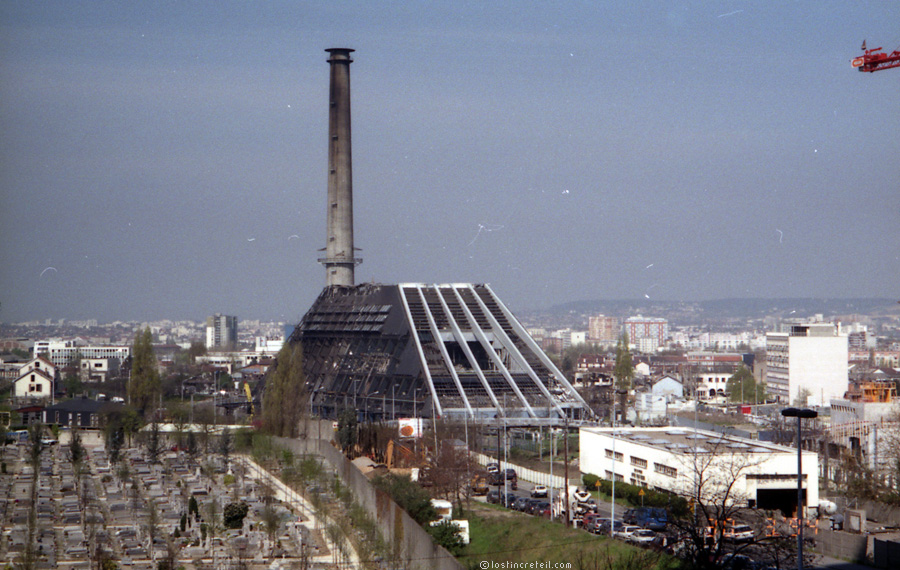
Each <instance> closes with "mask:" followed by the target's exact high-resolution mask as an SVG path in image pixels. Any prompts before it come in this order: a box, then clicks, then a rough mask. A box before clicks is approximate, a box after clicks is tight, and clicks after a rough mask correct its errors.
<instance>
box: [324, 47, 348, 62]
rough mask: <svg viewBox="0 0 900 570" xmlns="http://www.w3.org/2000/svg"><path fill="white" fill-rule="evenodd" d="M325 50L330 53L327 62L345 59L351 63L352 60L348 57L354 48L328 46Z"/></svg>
mask: <svg viewBox="0 0 900 570" xmlns="http://www.w3.org/2000/svg"><path fill="white" fill-rule="evenodd" d="M325 51H327V52H328V53H330V54H331V57H330V58H329V59H328V63H331V62H337V61H346V62H348V63H353V60H352V59H350V54H351V53H353V52H354V51H356V50H353V49H350V48H328V49H326V50H325Z"/></svg>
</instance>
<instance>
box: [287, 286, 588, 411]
mask: <svg viewBox="0 0 900 570" xmlns="http://www.w3.org/2000/svg"><path fill="white" fill-rule="evenodd" d="M290 342H291V343H295V342H299V343H301V345H302V347H303V353H304V371H305V373H306V378H307V387H308V390H309V392H310V395H311V398H312V401H311V406H312V408H313V410H314V411H316V412H317V413H318V414H319V415H322V416H324V417H335V416H337V415H338V414H339V413H340V412H341V411H342V410H344V409H356V410H358V411H359V414H360V417H361V418H366V419H370V420H377V419H393V418H397V417H451V418H458V419H463V418H468V419H469V420H474V421H483V422H487V421H495V420H496V419H500V418H502V419H503V420H504V421H505V422H506V423H510V422H512V423H517V424H519V423H531V424H539V423H561V422H563V421H566V420H565V418H570V419H576V420H577V419H583V418H587V417H588V416H589V415H590V410H589V408H588V406H587V404H586V403H585V401H584V400H583V399H582V398H581V396H580V395H579V394H578V392H576V391H575V389H574V388H573V387H572V385H571V384H570V383H569V382H568V380H566V378H565V375H564V374H563V373H562V372H560V371H559V369H557V368H556V366H555V365H554V364H553V362H552V361H551V360H550V359H549V358H548V357H547V355H546V354H544V353H543V352H542V351H541V349H540V347H538V345H537V344H536V343H535V341H534V340H533V339H532V338H531V337H530V336H529V335H528V333H527V332H526V330H525V328H524V327H523V326H522V324H521V323H519V321H518V320H517V319H516V318H515V316H514V315H513V314H512V313H511V312H510V311H509V309H507V308H506V306H504V305H503V303H502V302H501V301H500V299H499V298H498V297H497V296H496V295H495V294H494V292H493V291H492V290H491V288H490V287H489V286H488V285H472V284H459V283H454V284H445V285H424V284H420V283H402V284H399V285H376V284H364V285H358V286H353V287H336V286H331V287H326V288H325V289H324V290H323V291H322V293H321V294H320V295H319V298H318V299H317V300H316V301H315V303H314V304H313V306H312V308H311V309H310V310H309V312H307V313H306V315H305V316H304V317H303V320H302V321H301V322H300V324H299V325H298V326H297V328H296V329H295V330H294V332H293V334H292V335H291V338H290Z"/></svg>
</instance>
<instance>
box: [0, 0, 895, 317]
mask: <svg viewBox="0 0 900 570" xmlns="http://www.w3.org/2000/svg"><path fill="white" fill-rule="evenodd" d="M863 39H865V40H867V42H868V46H869V47H877V46H879V45H882V46H884V47H885V49H886V50H887V51H892V50H894V49H895V48H897V47H898V46H900V3H898V2H896V1H887V2H846V1H839V2H823V1H815V2H813V1H810V2H749V1H723V2H713V1H703V2H682V1H680V2H659V1H653V2H642V3H636V2H630V1H629V2H602V1H601V2H597V1H590V2H525V1H516V2H489V1H486V0H480V1H476V2H463V1H459V0H456V1H453V2H412V1H408V2H392V3H388V2H300V1H297V2H276V1H273V2H263V1H258V2H249V1H247V2H225V1H221V0H216V1H210V2H124V1H123V2H93V1H92V2H75V1H71V0H67V1H62V2H33V1H30V0H27V1H21V2H15V1H10V0H5V1H3V2H0V133H2V134H0V232H2V233H0V303H2V307H0V321H4V322H14V321H20V320H28V319H37V318H54V319H57V318H68V319H83V318H97V319H100V320H101V321H104V320H114V319H123V320H124V319H157V318H192V319H201V318H204V317H205V316H207V315H210V314H212V313H214V312H221V313H226V314H234V315H238V317H239V318H241V319H252V318H266V319H268V318H272V319H283V320H287V321H297V320H299V318H300V317H301V316H302V315H303V313H304V312H305V311H306V310H307V308H308V307H309V306H310V304H311V302H312V301H313V299H314V298H315V296H316V295H317V294H318V293H319V291H320V290H321V288H322V287H323V286H324V283H325V270H324V268H322V267H321V266H320V265H318V264H317V263H316V259H317V257H320V256H321V255H322V254H321V253H320V252H319V251H317V250H318V249H319V248H322V247H324V246H325V194H326V166H327V165H326V151H327V146H326V145H327V128H328V126H327V121H328V64H327V63H326V58H327V54H326V53H325V52H324V50H325V49H326V48H331V47H348V48H353V49H355V50H356V52H355V53H354V63H353V64H352V65H351V84H352V108H353V160H354V162H353V186H354V202H355V204H354V205H355V219H356V245H357V247H360V248H362V251H361V252H360V255H361V256H362V257H363V259H364V263H363V264H362V265H361V266H360V267H359V268H358V269H357V274H356V275H357V281H358V282H362V281H376V282H382V283H397V282H408V281H421V282H428V283H441V282H478V283H482V282H487V283H490V284H491V286H492V287H493V289H494V291H495V292H496V293H497V294H498V295H499V296H500V298H501V299H503V300H504V301H505V302H506V303H507V304H508V305H509V306H510V307H511V308H512V309H513V310H528V309H537V308H542V307H546V306H549V305H551V304H555V303H559V302H565V301H574V300H580V299H623V298H632V299H640V298H644V297H645V296H649V297H650V298H652V299H663V300H679V299H684V300H703V299H715V298H730V297H798V296H799V297H806V296H815V297H857V296H859V297H866V296H872V297H881V296H891V297H896V296H898V295H900V278H898V277H900V229H898V228H900V160H898V157H900V95H898V93H900V69H892V70H886V71H881V72H877V73H874V74H864V73H859V72H858V71H856V70H854V69H852V68H851V67H850V59H852V58H853V57H855V56H857V55H859V54H860V44H861V43H862V41H863Z"/></svg>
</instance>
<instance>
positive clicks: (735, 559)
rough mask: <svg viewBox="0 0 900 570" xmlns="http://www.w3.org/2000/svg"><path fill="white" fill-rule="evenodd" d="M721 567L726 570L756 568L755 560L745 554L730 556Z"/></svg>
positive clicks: (750, 569) (749, 569)
mask: <svg viewBox="0 0 900 570" xmlns="http://www.w3.org/2000/svg"><path fill="white" fill-rule="evenodd" d="M721 566H722V568H723V569H724V570H752V569H753V568H755V564H754V563H753V560H752V559H751V558H750V557H749V556H745V555H743V554H729V555H728V556H726V557H725V559H724V561H723V562H722V565H721Z"/></svg>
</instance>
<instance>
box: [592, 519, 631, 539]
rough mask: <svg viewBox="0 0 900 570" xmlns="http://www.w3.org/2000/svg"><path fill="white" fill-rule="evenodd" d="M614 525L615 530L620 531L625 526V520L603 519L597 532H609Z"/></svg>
mask: <svg viewBox="0 0 900 570" xmlns="http://www.w3.org/2000/svg"><path fill="white" fill-rule="evenodd" d="M610 525H612V527H613V532H619V531H620V530H622V529H623V528H625V523H624V522H623V521H615V522H613V521H611V520H610V519H601V522H600V523H599V524H598V528H597V532H596V533H595V534H606V535H608V534H609V527H610Z"/></svg>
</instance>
